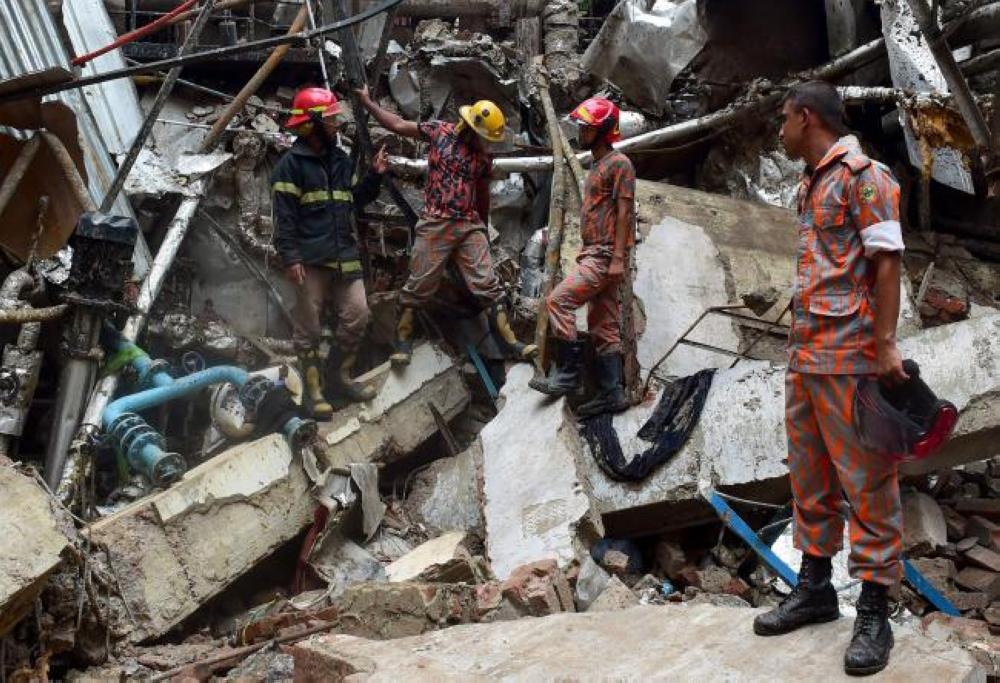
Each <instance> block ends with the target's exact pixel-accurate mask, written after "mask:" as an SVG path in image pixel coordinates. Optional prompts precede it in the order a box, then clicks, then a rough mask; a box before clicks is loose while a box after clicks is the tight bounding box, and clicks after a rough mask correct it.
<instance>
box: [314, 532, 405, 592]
mask: <svg viewBox="0 0 1000 683" xmlns="http://www.w3.org/2000/svg"><path fill="white" fill-rule="evenodd" d="M331 527H332V528H331ZM309 565H310V566H311V567H312V568H313V570H315V572H316V574H318V575H319V576H320V578H322V579H323V580H324V581H326V583H327V585H328V586H329V590H330V595H331V596H336V595H340V594H341V593H342V592H343V591H344V590H346V589H347V587H348V586H351V585H353V584H356V583H362V582H369V581H386V580H387V577H386V571H385V569H384V568H383V567H382V563H381V562H379V561H378V559H377V558H376V557H375V556H374V555H372V554H371V553H370V552H368V550H366V549H365V548H362V547H361V546H360V545H358V544H357V543H355V542H354V541H352V540H351V539H349V538H348V537H347V536H345V535H344V533H343V532H342V531H341V530H340V528H339V527H338V526H336V525H330V526H327V529H326V531H324V533H323V535H322V536H321V537H320V538H319V539H318V540H317V541H316V545H315V546H314V547H313V550H312V552H311V553H310V555H309Z"/></svg>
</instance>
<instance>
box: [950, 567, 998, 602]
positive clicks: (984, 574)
mask: <svg viewBox="0 0 1000 683" xmlns="http://www.w3.org/2000/svg"><path fill="white" fill-rule="evenodd" d="M955 583H957V584H958V585H959V586H961V587H962V588H965V589H966V590H970V591H976V592H980V593H986V595H988V596H989V598H990V601H991V602H992V601H993V600H997V599H1000V574H997V573H994V572H991V571H988V570H986V569H977V568H976V567H966V568H965V569H963V570H962V571H960V572H959V573H958V576H957V577H955Z"/></svg>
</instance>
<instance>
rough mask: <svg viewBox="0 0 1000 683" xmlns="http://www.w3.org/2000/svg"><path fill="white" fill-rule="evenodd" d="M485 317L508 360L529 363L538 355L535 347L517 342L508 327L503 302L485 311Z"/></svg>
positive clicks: (508, 320)
mask: <svg viewBox="0 0 1000 683" xmlns="http://www.w3.org/2000/svg"><path fill="white" fill-rule="evenodd" d="M486 317H487V319H488V320H489V324H490V332H491V333H492V334H493V336H494V338H495V339H496V340H497V343H498V344H499V345H500V348H501V349H503V352H504V354H505V355H506V356H507V357H508V358H510V359H512V360H522V361H529V360H531V359H532V358H534V357H535V356H537V355H538V347H537V346H535V345H534V344H525V343H524V342H521V341H518V339H517V336H515V334H514V330H513V329H511V327H510V319H509V318H508V317H507V308H506V306H505V305H504V303H503V302H497V303H495V304H493V305H492V306H491V307H490V308H489V309H487V311H486Z"/></svg>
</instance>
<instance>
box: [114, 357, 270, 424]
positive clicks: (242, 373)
mask: <svg viewBox="0 0 1000 683" xmlns="http://www.w3.org/2000/svg"><path fill="white" fill-rule="evenodd" d="M146 358H147V359H148V356H146ZM136 360H139V359H136ZM163 374H166V373H163ZM167 376H168V377H169V375H167ZM248 379H250V373H248V372H247V371H246V370H243V369H242V368H237V367H234V366H232V365H217V366H215V367H211V368H206V369H204V370H202V371H201V372H196V373H194V374H193V375H187V376H186V377H181V378H180V379H171V382H172V383H171V384H167V385H164V386H154V387H153V388H152V389H146V390H145V391H140V392H139V393H137V394H131V395H129V396H122V397H121V398H119V399H116V400H114V401H112V402H111V403H110V404H108V407H107V408H105V409H104V413H103V414H102V415H101V420H102V421H103V422H104V428H105V429H107V428H108V426H109V425H110V424H111V423H112V422H114V421H115V420H116V419H117V418H119V417H120V416H121V415H122V413H139V412H142V411H143V410H149V409H150V408H155V407H156V406H159V405H163V404H164V403H167V402H169V401H173V400H175V399H178V398H183V397H184V396H188V395H190V394H193V393H195V392H197V391H200V390H202V389H204V388H205V387H209V386H211V385H213V384H220V383H222V382H231V383H233V384H235V385H236V386H240V387H241V386H243V385H244V384H246V383H247V380H248Z"/></svg>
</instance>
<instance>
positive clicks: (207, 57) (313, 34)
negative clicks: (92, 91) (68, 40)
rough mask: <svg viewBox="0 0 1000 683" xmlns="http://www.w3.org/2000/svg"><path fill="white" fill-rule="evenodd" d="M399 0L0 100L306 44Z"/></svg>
mask: <svg viewBox="0 0 1000 683" xmlns="http://www.w3.org/2000/svg"><path fill="white" fill-rule="evenodd" d="M402 1H403V0H385V1H384V2H382V3H381V4H379V5H375V6H373V7H369V8H368V9H366V10H365V11H364V12H361V13H360V14H356V15H354V16H353V17H350V18H348V19H345V20H344V21H335V22H333V23H332V24H327V25H325V26H320V27H319V28H317V29H316V30H314V31H303V32H301V33H297V34H295V35H285V36H277V37H274V38H264V39H263V40H256V41H252V42H247V43H239V44H236V45H227V46H226V47H219V48H215V49H213V50H203V51H202V52H195V53H194V54H190V55H185V56H183V57H172V58H170V59H161V60H160V61H158V62H150V63H148V64H143V65H141V66H131V67H126V68H124V69H116V70H114V71H107V72H105V73H102V74H95V75H94V76H88V77H86V78H78V79H76V80H73V81H68V82H66V83H53V84H52V85H46V86H42V87H36V86H32V85H27V86H25V87H23V88H21V89H18V90H14V91H13V92H8V93H4V94H2V95H0V103H3V102H10V101H14V100H21V99H25V98H36V97H43V96H45V95H52V94H54V93H57V92H63V91H64V90H76V89H78V88H82V87H84V86H88V85H96V84H97V83H104V82H106V81H114V80H117V79H119V78H130V77H132V76H137V75H139V74H148V73H154V72H156V71H162V70H163V69H168V68H173V67H175V66H187V65H189V64H200V63H202V62H210V61H213V60H216V59H219V58H222V57H229V56H231V55H238V54H242V53H244V52H251V51H253V50H266V49H270V48H273V47H278V46H280V45H295V44H299V45H307V44H308V42H309V41H310V40H312V39H313V38H319V37H320V36H325V35H326V34H328V33H334V32H335V31H339V30H340V29H342V28H344V27H346V26H354V25H355V24H360V23H362V22H364V21H368V20H369V19H371V18H372V17H374V16H375V15H377V14H381V13H382V12H385V11H386V10H388V9H391V8H393V7H395V6H396V5H398V4H399V3H401V2H402Z"/></svg>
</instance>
